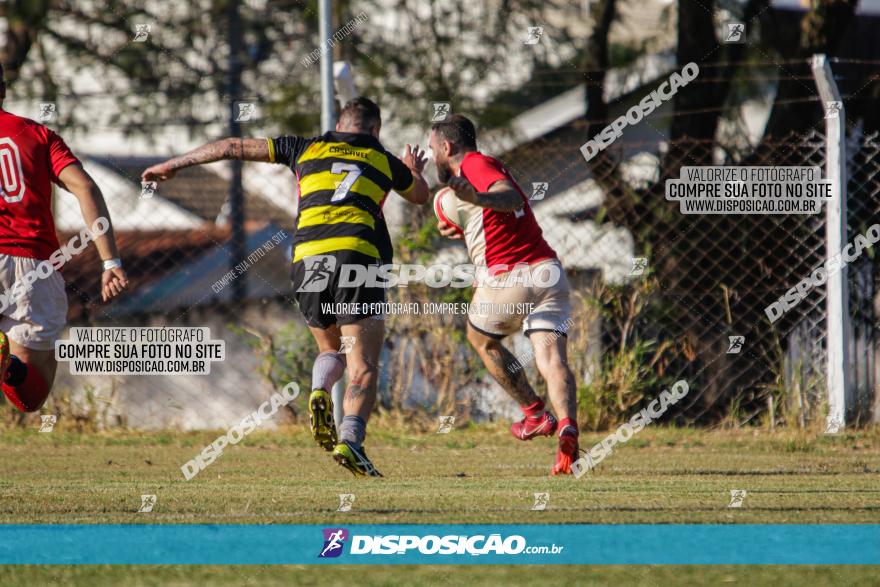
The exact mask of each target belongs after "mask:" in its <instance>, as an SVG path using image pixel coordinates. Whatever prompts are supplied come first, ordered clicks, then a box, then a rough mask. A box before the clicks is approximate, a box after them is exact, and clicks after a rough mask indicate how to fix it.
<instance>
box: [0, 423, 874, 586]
mask: <svg viewBox="0 0 880 587" xmlns="http://www.w3.org/2000/svg"><path fill="white" fill-rule="evenodd" d="M217 435H218V433H216V432H215V433H191V434H179V433H153V434H143V433H108V434H87V435H79V434H75V433H71V432H65V431H64V430H63V429H60V430H56V431H54V432H52V433H48V434H47V433H43V434H40V433H37V432H34V431H21V430H14V431H5V432H3V433H2V434H0V512H2V519H3V522H4V523H82V524H90V523H159V524H161V523H198V522H203V523H294V524H295V523H321V524H328V525H334V524H346V523H348V524H355V523H546V524H560V523H615V524H617V523H876V522H878V520H880V433H878V431H876V430H874V431H869V432H863V433H859V434H841V435H834V436H831V435H822V434H808V433H797V432H791V431H783V432H775V433H770V432H767V431H763V430H761V431H753V430H746V431H731V432H725V431H719V432H711V433H707V432H705V431H697V430H672V429H661V428H657V429H653V430H645V431H643V432H641V433H640V434H639V435H638V436H637V437H635V438H633V439H632V440H631V441H630V442H629V443H627V444H626V445H623V446H622V447H620V448H619V449H617V450H616V451H615V453H614V454H613V455H611V456H610V457H608V458H607V459H606V460H605V461H603V462H602V463H601V464H600V465H599V466H598V468H597V470H596V471H595V472H593V473H589V474H587V475H586V476H584V477H583V478H581V479H580V480H575V479H573V478H553V477H550V476H548V473H549V469H550V466H551V465H552V461H553V454H554V447H553V444H552V442H551V441H549V440H546V439H542V440H543V441H541V440H535V441H533V442H530V443H521V442H517V441H515V440H513V439H512V438H511V437H510V436H509V435H508V433H507V432H506V431H505V430H503V429H502V428H500V427H480V428H469V429H463V430H455V431H453V432H452V433H450V434H445V435H438V434H417V433H411V434H410V433H392V432H390V431H388V430H387V429H386V430H379V431H371V435H370V437H369V439H368V444H367V446H368V448H369V449H370V455H371V457H372V458H373V460H374V461H375V462H376V464H377V466H378V467H379V468H380V470H382V471H383V472H384V473H385V475H386V478H385V479H354V478H353V477H351V476H350V474H349V473H347V472H346V471H344V470H342V469H340V468H339V467H337V466H336V465H335V464H334V463H333V462H332V460H331V459H329V458H328V457H327V455H326V454H325V453H323V452H322V451H320V450H319V449H318V448H317V447H315V446H313V445H312V444H311V440H310V438H309V437H308V435H307V432H306V431H304V430H302V429H300V428H288V429H285V430H281V431H277V432H271V433H263V432H255V433H254V434H252V435H250V436H249V437H248V438H247V439H246V440H245V441H244V442H242V443H241V444H239V445H236V446H233V447H229V448H227V449H226V451H225V453H224V454H223V455H222V456H221V457H220V458H219V459H218V460H217V461H216V462H215V463H214V464H212V465H211V466H210V467H209V468H208V469H207V470H205V471H203V472H202V473H201V474H200V475H198V476H197V477H196V478H195V479H193V480H191V481H185V480H184V479H183V476H182V475H181V473H180V465H182V464H183V463H184V462H185V461H187V460H189V459H190V458H192V457H193V456H195V454H197V453H198V452H199V451H200V450H201V449H202V447H203V446H205V445H206V444H208V443H209V442H211V441H212V440H213V439H214V438H216V436H217ZM600 438H601V435H598V434H592V435H590V434H588V435H585V436H584V437H583V439H582V445H584V446H587V445H590V444H592V443H595V442H597V441H598V440H599V439H600ZM732 489H742V490H745V491H746V492H747V496H746V498H745V500H744V502H743V505H742V507H741V508H729V507H727V506H728V504H729V502H730V490H732ZM535 492H548V493H549V494H550V501H549V504H548V505H547V509H546V510H545V511H532V510H531V507H532V505H533V502H534V498H533V494H534V493H535ZM340 493H353V494H355V496H356V499H355V503H354V506H353V508H352V510H351V511H350V512H337V511H336V509H337V507H338V505H339V498H338V494H340ZM142 494H155V495H156V496H157V501H156V505H155V508H154V510H153V512H151V513H138V512H137V510H138V508H139V507H140V505H141V498H140V496H141V495H142ZM142 571H147V572H142ZM868 571H871V569H868V570H867V571H866V570H865V569H859V568H846V571H845V572H842V571H841V570H840V569H839V568H827V567H826V568H817V569H804V568H778V567H763V568H751V567H748V568H744V567H735V568H712V569H709V568H705V567H687V568H678V569H676V568H674V567H631V568H622V567H607V568H606V567H603V568H597V567H591V568H587V569H582V568H581V569H565V568H559V567H557V568H553V569H552V574H553V576H554V583H557V582H558V583H559V584H606V583H612V582H614V583H617V582H620V583H623V584H643V585H654V584H657V585H665V584H670V581H672V580H677V581H686V582H689V583H691V584H707V585H708V584H718V583H722V582H733V583H744V582H747V583H749V584H768V585H769V584H774V585H788V584H792V585H794V584H795V583H796V582H798V583H799V582H802V581H803V580H805V579H807V578H810V579H812V580H813V582H818V583H819V584H841V585H843V584H847V585H857V584H865V585H868V584H876V577H877V575H876V569H873V572H868ZM99 572H100V575H98V573H99ZM450 572H451V571H450V568H449V567H438V568H436V569H433V570H432V569H429V568H420V569H408V570H406V571H404V570H403V569H401V568H397V569H378V568H371V569H369V570H366V569H362V568H361V569H359V570H358V571H357V576H358V578H359V582H361V583H363V584H369V585H372V584H376V585H380V584H430V582H431V581H432V580H434V581H436V580H438V579H439V578H441V577H445V578H446V579H444V580H443V581H441V582H443V583H449V584H456V583H458V582H459V581H458V580H459V579H461V580H462V581H463V582H467V583H469V584H487V585H490V584H499V583H501V582H510V581H511V579H510V578H508V575H510V574H511V573H517V571H516V570H515V569H514V570H510V569H505V568H498V567H479V568H475V567H470V568H467V569H464V568H456V569H455V571H454V573H453V574H450ZM318 573H319V571H318V570H314V569H312V570H309V569H306V568H295V567H283V568H262V567H260V568H256V567H249V568H247V569H232V568H218V567H183V568H178V567H162V568H149V569H144V568H141V569H140V570H139V571H138V573H137V576H138V578H137V580H136V581H135V580H134V579H133V582H131V581H130V582H127V583H125V584H138V585H139V584H143V585H148V584H165V583H168V582H171V583H174V584H181V585H182V584H191V583H208V584H217V583H220V584H242V583H248V584H275V583H282V582H283V583H285V584H290V583H291V582H294V583H301V584H316V585H317V584H320V585H334V584H348V582H349V581H350V577H351V570H350V569H349V571H348V573H346V571H345V570H344V569H340V568H334V569H329V568H321V569H320V582H318ZM817 573H818V574H817ZM129 576H131V577H133V576H134V575H131V573H130V571H126V570H125V569H122V568H112V569H111V568H109V567H108V568H107V569H100V570H99V569H97V568H95V567H82V568H64V567H55V568H51V569H35V568H27V569H23V568H17V569H15V568H12V569H9V568H7V569H2V570H0V584H3V585H9V584H11V585H16V584H25V583H27V584H33V583H34V582H37V583H39V582H43V581H48V580H50V579H53V578H54V579H57V580H61V581H63V582H65V583H67V582H79V581H80V580H82V581H83V582H84V583H88V584H101V583H100V581H106V584H120V583H121V582H124V581H120V577H129ZM513 576H516V575H513ZM419 577H423V578H424V580H421V579H419ZM557 577H558V581H557V580H556V579H555V578H557ZM819 577H823V578H821V579H819ZM841 581H843V582H841ZM437 584H439V583H437Z"/></svg>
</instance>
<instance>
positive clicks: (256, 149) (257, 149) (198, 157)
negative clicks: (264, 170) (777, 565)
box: [141, 138, 271, 181]
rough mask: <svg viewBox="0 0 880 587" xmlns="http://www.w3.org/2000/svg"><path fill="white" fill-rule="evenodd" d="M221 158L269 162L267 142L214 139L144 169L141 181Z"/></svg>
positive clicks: (153, 179)
mask: <svg viewBox="0 0 880 587" xmlns="http://www.w3.org/2000/svg"><path fill="white" fill-rule="evenodd" d="M222 159H242V160H244V161H263V162H265V163H269V162H270V161H271V159H270V158H269V142H268V141H267V140H266V139H241V138H228V139H221V140H219V141H214V142H212V143H208V144H206V145H202V146H201V147H198V148H196V149H193V150H192V151H190V152H189V153H184V154H183V155H181V156H179V157H174V158H172V159H169V160H168V161H164V162H162V163H159V164H157V165H153V166H152V167H149V168H147V169H146V170H144V172H143V174H141V181H165V180H167V179H171V178H172V177H174V175H175V174H176V173H177V172H178V171H179V170H181V169H184V168H186V167H192V166H193V165H201V164H202V163H211V162H213V161H220V160H222Z"/></svg>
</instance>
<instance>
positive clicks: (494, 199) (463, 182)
mask: <svg viewBox="0 0 880 587" xmlns="http://www.w3.org/2000/svg"><path fill="white" fill-rule="evenodd" d="M449 187H451V188H452V190H453V191H454V192H455V195H456V196H458V197H459V199H461V200H464V201H465V202H470V203H471V204H475V205H477V206H480V207H482V208H491V209H492V210H498V211H499V212H513V211H515V210H519V209H520V208H522V206H523V199H522V196H521V195H520V193H519V191H517V189H516V187H514V185H513V184H512V183H510V182H509V181H507V180H506V179H502V180H500V181H496V182H495V183H493V184H492V185H491V186H490V187H489V191H488V192H478V191H477V190H476V189H474V186H473V185H471V182H469V181H468V180H467V178H464V177H461V176H458V177H453V178H450V180H449Z"/></svg>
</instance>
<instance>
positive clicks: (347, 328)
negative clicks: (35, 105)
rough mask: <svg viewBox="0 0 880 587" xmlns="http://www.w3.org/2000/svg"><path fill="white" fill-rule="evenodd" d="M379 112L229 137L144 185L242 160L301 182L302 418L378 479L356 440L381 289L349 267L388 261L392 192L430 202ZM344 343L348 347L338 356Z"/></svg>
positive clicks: (370, 386)
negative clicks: (387, 212) (343, 380)
mask: <svg viewBox="0 0 880 587" xmlns="http://www.w3.org/2000/svg"><path fill="white" fill-rule="evenodd" d="M381 124H382V120H381V114H380V111H379V107H378V106H377V105H376V104H375V103H373V102H372V101H370V100H368V99H366V98H355V99H354V100H351V101H349V102H348V103H347V104H345V106H343V108H342V110H341V111H340V115H339V123H338V124H337V125H336V130H335V131H331V132H327V133H324V134H323V135H321V136H318V137H313V138H305V137H300V136H293V135H290V136H282V137H278V138H274V139H238V138H230V139H224V140H220V141H215V142H213V143H209V144H207V145H204V146H202V147H199V148H197V149H195V150H193V151H191V152H189V153H186V154H185V155H182V156H180V157H175V158H173V159H170V160H168V161H166V162H164V163H160V164H159V165H155V166H153V167H150V168H149V169H147V170H146V171H144V173H143V180H144V181H160V180H166V179H170V178H172V177H173V176H174V174H175V173H176V172H177V171H178V170H180V169H183V168H185V167H189V166H192V165H199V164H202V163H209V162H211V161H219V160H221V159H244V160H246V161H263V162H268V163H278V164H282V165H286V166H288V167H290V169H291V170H292V171H293V173H294V174H295V175H296V177H297V179H298V184H299V215H298V218H297V226H296V233H295V235H294V249H293V269H292V272H291V274H292V278H293V285H294V290H295V293H294V297H295V299H296V302H297V305H298V306H299V309H300V311H301V312H302V314H303V316H304V317H305V320H306V323H307V324H308V326H309V329H310V330H311V332H312V334H313V335H314V337H315V341H316V342H317V343H318V349H319V354H318V357H317V358H316V359H315V364H314V367H313V371H312V393H311V395H310V397H309V414H310V425H311V429H312V435H313V437H314V438H315V441H316V442H318V444H319V445H321V446H322V447H323V448H324V449H325V450H328V451H332V453H333V458H334V459H335V460H336V461H337V462H338V463H339V464H340V465H342V466H344V467H345V468H347V469H348V470H350V471H351V472H352V473H354V474H355V475H368V476H381V475H380V474H379V472H378V471H377V470H376V468H375V467H374V466H373V464H372V462H371V461H370V459H369V458H368V457H367V455H366V452H365V451H364V449H363V446H362V443H363V441H364V438H365V436H366V424H367V420H368V419H369V417H370V412H371V411H372V409H373V405H374V404H375V401H376V386H377V381H378V373H379V352H380V350H381V347H382V341H383V339H384V336H385V324H384V316H383V315H382V314H381V308H380V306H381V303H382V302H384V301H385V289H384V287H381V286H377V287H370V286H367V285H361V286H349V285H345V284H344V283H340V281H341V280H342V281H344V274H345V273H346V271H347V268H351V267H354V268H355V269H357V268H363V269H364V270H367V268H368V266H371V265H379V264H385V263H390V262H391V257H392V247H391V238H390V236H389V234H388V228H387V226H386V224H385V217H384V215H383V214H382V205H383V204H384V202H385V199H386V198H387V196H388V193H389V192H390V191H391V190H394V191H396V192H397V193H398V194H400V195H401V196H402V197H403V198H405V199H406V200H408V201H409V202H412V203H414V204H425V203H427V201H428V185H427V183H425V180H424V179H423V178H422V170H423V169H424V167H425V163H426V162H427V159H426V158H425V156H424V151H422V150H420V149H419V148H418V147H415V148H411V147H410V146H409V145H407V146H406V153H405V156H404V158H403V160H402V161H401V160H400V159H398V158H397V157H395V156H394V155H392V154H391V153H389V152H388V151H386V150H385V148H384V147H383V146H382V144H381V143H380V142H379V129H380V127H381ZM330 304H340V305H342V304H344V305H346V306H347V307H349V308H351V310H352V311H351V313H347V314H330V313H327V312H326V311H325V308H326V306H327V305H330ZM342 337H346V338H347V339H348V340H352V341H353V344H352V345H351V348H350V349H346V351H347V352H346V353H342V352H340V351H341V350H342ZM346 367H347V369H348V375H349V381H350V382H349V385H348V388H347V389H346V392H345V398H344V401H343V411H344V413H345V417H344V419H343V421H342V426H341V429H340V430H339V431H338V433H337V430H336V426H335V424H334V421H333V407H332V401H331V398H330V394H329V393H328V392H329V390H330V389H331V388H332V387H333V384H334V383H336V381H338V380H339V379H340V377H342V373H343V371H344V370H345V369H346Z"/></svg>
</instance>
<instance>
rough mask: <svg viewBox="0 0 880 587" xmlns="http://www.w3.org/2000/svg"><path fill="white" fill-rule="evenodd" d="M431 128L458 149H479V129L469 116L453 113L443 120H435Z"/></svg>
mask: <svg viewBox="0 0 880 587" xmlns="http://www.w3.org/2000/svg"><path fill="white" fill-rule="evenodd" d="M431 130H432V131H436V132H437V134H438V135H440V137H442V138H443V140H446V141H449V142H450V143H452V145H453V146H455V147H456V148H458V149H462V150H465V149H467V150H473V151H476V150H477V129H476V128H474V123H473V122H471V121H470V119H468V117H467V116H463V115H461V114H453V115H452V116H450V117H449V118H448V119H446V120H444V121H443V122H435V123H434V124H432V125H431Z"/></svg>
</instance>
